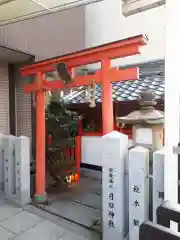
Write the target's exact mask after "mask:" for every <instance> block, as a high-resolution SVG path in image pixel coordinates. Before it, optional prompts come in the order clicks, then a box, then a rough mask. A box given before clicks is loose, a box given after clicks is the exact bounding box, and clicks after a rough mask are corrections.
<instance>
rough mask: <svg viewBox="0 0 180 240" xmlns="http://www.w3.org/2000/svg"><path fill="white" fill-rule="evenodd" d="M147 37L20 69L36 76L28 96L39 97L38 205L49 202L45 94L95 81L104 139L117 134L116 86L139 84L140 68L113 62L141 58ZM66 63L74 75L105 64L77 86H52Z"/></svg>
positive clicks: (28, 86) (58, 83) (28, 87)
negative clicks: (83, 68) (49, 76)
mask: <svg viewBox="0 0 180 240" xmlns="http://www.w3.org/2000/svg"><path fill="white" fill-rule="evenodd" d="M147 40H148V39H147V37H146V36H145V35H138V36H135V37H131V38H128V39H123V40H119V41H116V42H112V43H108V44H105V45H101V46H97V47H94V48H89V49H85V50H82V51H78V52H75V53H71V54H67V55H63V56H59V57H55V58H52V59H48V60H44V61H41V62H37V63H34V64H32V65H28V66H26V67H24V68H21V69H20V73H21V75H22V76H29V75H35V80H34V82H33V83H31V84H25V87H24V91H25V92H35V93H36V195H35V199H36V200H37V201H38V202H43V201H46V189H45V131H46V129H45V94H44V92H45V91H47V90H52V89H57V88H64V87H66V88H67V87H68V88H73V87H77V86H82V85H83V86H86V85H89V84H90V83H91V82H92V81H93V82H95V83H96V84H101V85H102V130H103V135H104V134H107V133H109V132H111V131H113V128H114V123H113V121H114V120H113V100H112V82H119V81H124V80H136V79H138V77H139V74H138V68H137V67H134V68H128V69H118V68H111V60H112V59H117V58H122V57H126V56H132V55H136V54H140V47H141V46H143V45H146V44H147ZM61 62H64V63H65V64H66V66H67V67H68V69H69V70H70V71H72V70H73V68H75V67H78V66H82V65H86V64H92V63H97V62H101V70H100V71H97V72H96V74H95V75H94V74H93V75H88V76H76V77H75V80H74V81H73V83H71V84H68V85H64V84H63V82H62V81H61V80H56V81H52V82H48V81H47V80H46V79H45V77H44V76H45V75H44V74H45V73H46V72H51V71H54V70H56V64H58V63H61Z"/></svg>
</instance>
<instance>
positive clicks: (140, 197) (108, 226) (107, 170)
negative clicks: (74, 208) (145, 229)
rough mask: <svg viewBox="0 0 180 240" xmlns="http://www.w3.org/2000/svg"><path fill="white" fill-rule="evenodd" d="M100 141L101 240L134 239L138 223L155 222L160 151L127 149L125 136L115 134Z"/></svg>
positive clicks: (161, 193)
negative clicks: (101, 170) (101, 167)
mask: <svg viewBox="0 0 180 240" xmlns="http://www.w3.org/2000/svg"><path fill="white" fill-rule="evenodd" d="M102 141H103V143H102V146H103V147H102V162H103V173H102V209H103V213H102V217H103V219H102V225H103V240H109V239H119V240H124V239H129V240H138V239H139V228H140V226H141V224H142V223H143V222H144V221H148V220H151V221H153V222H154V223H156V209H157V207H158V206H160V205H161V204H162V203H163V201H164V151H163V149H162V150H159V151H156V152H153V153H152V152H151V151H150V150H149V149H146V148H144V147H141V146H135V147H132V148H131V149H129V148H128V137H127V136H126V135H124V134H121V133H118V132H112V133H110V134H108V135H106V136H104V137H102Z"/></svg>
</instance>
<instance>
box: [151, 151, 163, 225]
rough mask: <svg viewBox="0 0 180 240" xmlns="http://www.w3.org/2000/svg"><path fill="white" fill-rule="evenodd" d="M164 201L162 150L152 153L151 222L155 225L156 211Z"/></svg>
mask: <svg viewBox="0 0 180 240" xmlns="http://www.w3.org/2000/svg"><path fill="white" fill-rule="evenodd" d="M163 201H164V149H161V150H159V151H156V152H154V153H153V222H154V223H157V216H156V211H157V208H158V207H159V206H160V205H161V204H162V203H163Z"/></svg>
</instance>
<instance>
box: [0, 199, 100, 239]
mask: <svg viewBox="0 0 180 240" xmlns="http://www.w3.org/2000/svg"><path fill="white" fill-rule="evenodd" d="M0 239H1V240H11V239H13V240H32V239H33V240H40V239H43V240H88V239H89V240H99V239H100V236H99V234H96V233H94V232H91V231H89V230H87V229H84V228H82V227H80V226H78V225H76V224H72V223H71V222H68V221H66V220H64V219H60V218H59V217H56V216H53V215H52V214H49V213H46V212H44V211H43V210H40V209H37V208H35V207H33V206H31V205H28V206H27V207H25V208H20V207H18V206H15V205H14V204H12V203H9V202H8V201H7V199H6V198H5V197H3V196H2V195H1V196H0Z"/></svg>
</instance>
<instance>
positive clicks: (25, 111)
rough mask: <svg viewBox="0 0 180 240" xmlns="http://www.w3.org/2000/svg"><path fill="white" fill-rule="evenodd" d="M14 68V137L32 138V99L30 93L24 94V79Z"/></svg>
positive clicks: (17, 66) (16, 66)
mask: <svg viewBox="0 0 180 240" xmlns="http://www.w3.org/2000/svg"><path fill="white" fill-rule="evenodd" d="M20 66H22V65H19V64H16V65H15V67H14V81H15V110H16V111H15V115H16V116H15V119H16V135H17V136H22V135H23V136H27V137H30V138H31V137H32V97H31V93H25V92H24V83H25V79H24V78H22V77H21V75H20V73H19V67H20Z"/></svg>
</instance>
